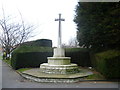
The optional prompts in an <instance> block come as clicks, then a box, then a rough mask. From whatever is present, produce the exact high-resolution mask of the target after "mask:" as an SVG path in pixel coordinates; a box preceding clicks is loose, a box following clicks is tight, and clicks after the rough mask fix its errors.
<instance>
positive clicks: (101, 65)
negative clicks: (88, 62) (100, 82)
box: [92, 50, 120, 79]
mask: <svg viewBox="0 0 120 90" xmlns="http://www.w3.org/2000/svg"><path fill="white" fill-rule="evenodd" d="M93 57H94V58H92V66H93V67H94V68H95V69H96V70H97V71H99V72H100V73H101V74H103V75H104V76H105V77H106V78H108V79H120V51H118V50H108V51H104V52H101V53H97V54H94V56H93Z"/></svg>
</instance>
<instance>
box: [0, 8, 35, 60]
mask: <svg viewBox="0 0 120 90" xmlns="http://www.w3.org/2000/svg"><path fill="white" fill-rule="evenodd" d="M20 15H21V14H20ZM0 30H1V35H0V41H1V44H2V48H3V51H4V52H5V53H6V55H5V56H7V57H8V58H9V57H10V56H9V55H10V53H11V52H12V51H13V50H14V49H15V48H16V47H17V46H19V45H20V44H21V43H23V42H25V41H26V40H27V39H28V38H30V37H31V36H32V32H33V30H34V28H33V25H26V24H25V23H24V21H23V19H22V16H21V21H19V22H14V21H13V19H11V18H10V17H9V16H7V17H6V16H5V14H4V10H3V18H2V19H0Z"/></svg>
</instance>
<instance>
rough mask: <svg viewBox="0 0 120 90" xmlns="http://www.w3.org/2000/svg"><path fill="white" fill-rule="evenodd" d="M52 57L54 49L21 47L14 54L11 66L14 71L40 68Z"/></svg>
mask: <svg viewBox="0 0 120 90" xmlns="http://www.w3.org/2000/svg"><path fill="white" fill-rule="evenodd" d="M49 56H50V57H51V56H52V48H50V47H37V46H20V47H19V48H17V49H16V50H14V52H13V53H12V57H11V66H12V67H13V69H19V68H25V67H33V68H34V67H39V65H40V64H42V63H45V62H47V57H49Z"/></svg>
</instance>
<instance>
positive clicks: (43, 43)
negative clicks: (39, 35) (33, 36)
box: [21, 39, 52, 47]
mask: <svg viewBox="0 0 120 90" xmlns="http://www.w3.org/2000/svg"><path fill="white" fill-rule="evenodd" d="M21 46H39V47H52V40H49V39H38V40H35V41H30V42H25V43H23V44H21Z"/></svg>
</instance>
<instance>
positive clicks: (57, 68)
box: [40, 63, 79, 74]
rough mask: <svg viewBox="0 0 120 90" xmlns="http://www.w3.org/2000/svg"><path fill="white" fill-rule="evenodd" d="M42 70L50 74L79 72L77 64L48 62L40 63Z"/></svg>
mask: <svg viewBox="0 0 120 90" xmlns="http://www.w3.org/2000/svg"><path fill="white" fill-rule="evenodd" d="M40 72H44V73H49V74H73V73H78V72H79V70H78V66H77V64H69V65H50V64H48V63H43V64H41V65H40Z"/></svg>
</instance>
